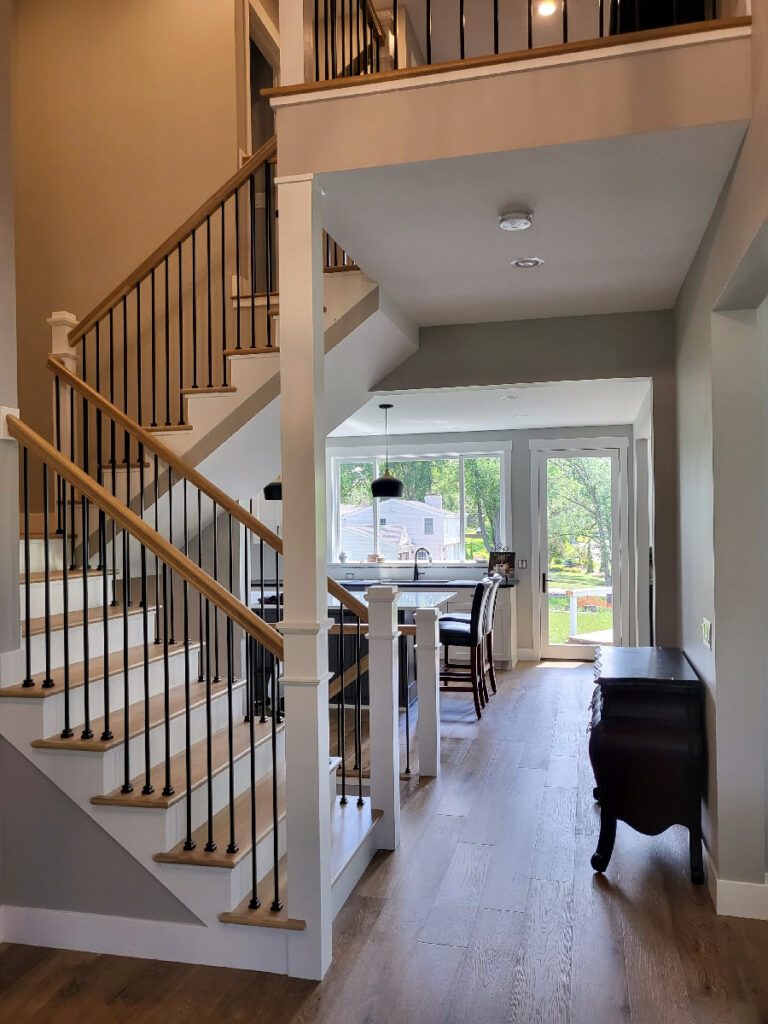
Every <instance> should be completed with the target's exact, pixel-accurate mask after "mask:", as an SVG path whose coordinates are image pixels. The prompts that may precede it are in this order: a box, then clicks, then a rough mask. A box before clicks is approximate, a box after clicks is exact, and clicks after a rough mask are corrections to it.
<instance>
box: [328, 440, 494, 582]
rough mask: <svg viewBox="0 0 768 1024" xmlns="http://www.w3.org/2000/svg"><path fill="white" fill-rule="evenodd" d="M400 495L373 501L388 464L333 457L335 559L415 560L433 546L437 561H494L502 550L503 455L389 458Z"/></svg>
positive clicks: (379, 459) (379, 460) (380, 460)
mask: <svg viewBox="0 0 768 1024" xmlns="http://www.w3.org/2000/svg"><path fill="white" fill-rule="evenodd" d="M389 468H390V472H391V473H392V474H393V475H394V476H396V477H398V478H399V479H400V480H402V481H403V495H402V497H401V498H377V499H374V498H373V497H372V496H371V482H372V480H374V479H375V478H376V477H378V476H379V475H381V473H383V471H384V459H383V457H378V456H369V457H366V458H362V459H351V458H334V459H332V460H331V486H332V490H331V494H332V505H333V507H332V509H331V510H329V511H331V514H332V517H333V519H332V521H333V553H332V559H333V561H335V562H347V563H359V562H369V561H375V560H383V561H385V562H401V561H411V560H412V559H413V557H414V554H415V552H416V551H417V549H418V548H426V549H427V550H428V551H429V553H430V556H431V558H432V561H433V562H465V563H471V562H478V563H487V561H488V552H489V551H492V550H494V549H496V548H503V546H504V538H503V515H502V507H503V503H502V495H501V486H502V475H503V474H502V456H501V455H499V454H492V455H476V454H472V455H452V456H442V457H441V456H433V457H429V458H396V459H390V463H389Z"/></svg>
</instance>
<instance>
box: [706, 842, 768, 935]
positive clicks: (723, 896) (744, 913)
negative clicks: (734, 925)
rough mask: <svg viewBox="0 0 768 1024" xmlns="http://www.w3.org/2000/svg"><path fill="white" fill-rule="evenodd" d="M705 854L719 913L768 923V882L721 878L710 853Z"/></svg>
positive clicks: (708, 883) (710, 882) (711, 893)
mask: <svg viewBox="0 0 768 1024" xmlns="http://www.w3.org/2000/svg"><path fill="white" fill-rule="evenodd" d="M705 852H706V859H707V886H708V887H709V892H710V895H711V897H712V902H713V903H714V904H715V910H716V911H717V913H718V914H723V915H725V916H727V917H751V918H754V919H755V920H757V921H768V882H733V881H731V880H730V879H727V878H719V877H718V874H717V870H716V869H715V865H714V864H713V863H712V858H711V857H710V856H709V851H708V850H707V851H705Z"/></svg>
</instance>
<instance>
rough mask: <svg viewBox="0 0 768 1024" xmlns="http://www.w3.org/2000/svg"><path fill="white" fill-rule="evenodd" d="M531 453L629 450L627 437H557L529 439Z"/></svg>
mask: <svg viewBox="0 0 768 1024" xmlns="http://www.w3.org/2000/svg"><path fill="white" fill-rule="evenodd" d="M528 444H529V447H530V449H531V451H532V452H553V453H557V452H563V451H565V452H567V451H574V450H576V449H581V448H618V449H620V450H621V451H627V449H628V448H629V438H628V437H625V436H624V437H622V436H619V437H559V438H553V439H551V440H550V439H548V438H544V437H536V438H531V440H530V441H529V442H528Z"/></svg>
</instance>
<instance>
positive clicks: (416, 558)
mask: <svg viewBox="0 0 768 1024" xmlns="http://www.w3.org/2000/svg"><path fill="white" fill-rule="evenodd" d="M422 551H423V552H424V554H425V555H426V556H427V558H428V559H429V561H430V562H431V561H432V555H431V554H430V553H429V548H416V551H415V552H414V555H413V581H414V583H415V582H416V580H417V579H418V578H419V577H420V576H421V573H420V572H419V555H420V554H421V552H422Z"/></svg>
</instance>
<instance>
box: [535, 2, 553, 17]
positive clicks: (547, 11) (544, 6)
mask: <svg viewBox="0 0 768 1024" xmlns="http://www.w3.org/2000/svg"><path fill="white" fill-rule="evenodd" d="M538 10H539V14H540V15H541V16H542V18H548V17H549V16H550V15H551V14H554V13H555V11H556V10H557V4H555V3H553V2H552V0H542V3H540V4H539V8H538Z"/></svg>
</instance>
